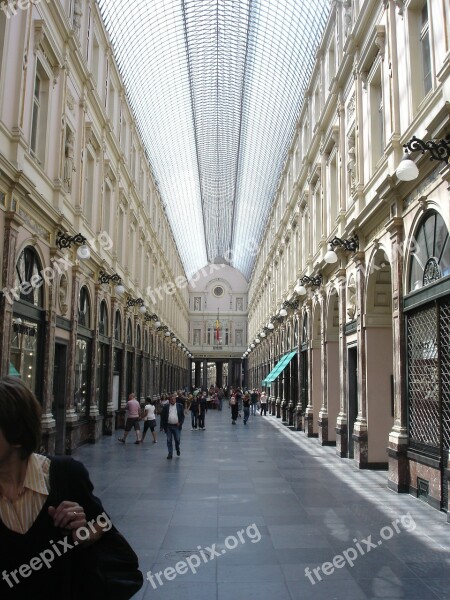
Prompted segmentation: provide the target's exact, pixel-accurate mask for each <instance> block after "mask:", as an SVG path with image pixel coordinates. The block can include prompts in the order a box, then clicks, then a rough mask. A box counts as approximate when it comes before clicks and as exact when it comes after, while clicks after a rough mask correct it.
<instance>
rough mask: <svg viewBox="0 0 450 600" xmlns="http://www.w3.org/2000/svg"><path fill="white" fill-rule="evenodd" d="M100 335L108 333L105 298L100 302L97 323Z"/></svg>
mask: <svg viewBox="0 0 450 600" xmlns="http://www.w3.org/2000/svg"><path fill="white" fill-rule="evenodd" d="M98 332H99V333H100V335H108V307H107V305H106V302H105V300H102V301H101V302H100V320H99V323H98Z"/></svg>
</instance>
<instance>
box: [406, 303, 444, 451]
mask: <svg viewBox="0 0 450 600" xmlns="http://www.w3.org/2000/svg"><path fill="white" fill-rule="evenodd" d="M437 319H438V309H437V306H436V305H434V306H430V307H427V308H424V309H421V310H419V311H417V312H415V313H414V314H412V315H410V316H409V317H408V328H407V332H408V333H407V345H408V390H409V393H408V396H409V435H410V443H411V446H412V447H417V448H423V447H427V449H428V451H431V452H433V453H435V454H438V453H439V447H440V443H439V429H440V428H439V374H438V371H439V369H438V347H437V331H438V328H437Z"/></svg>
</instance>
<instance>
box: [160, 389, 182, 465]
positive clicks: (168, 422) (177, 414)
mask: <svg viewBox="0 0 450 600" xmlns="http://www.w3.org/2000/svg"><path fill="white" fill-rule="evenodd" d="M183 422H184V408H183V406H182V405H181V404H180V403H179V402H177V397H176V396H175V394H171V396H170V399H169V404H166V405H165V406H164V408H163V411H162V413H161V427H162V428H163V429H164V431H165V432H166V435H167V450H168V454H167V458H168V459H171V458H172V455H173V445H172V438H173V439H174V440H175V450H176V452H177V456H180V439H181V429H182V427H183Z"/></svg>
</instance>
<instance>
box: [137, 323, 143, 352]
mask: <svg viewBox="0 0 450 600" xmlns="http://www.w3.org/2000/svg"><path fill="white" fill-rule="evenodd" d="M141 346H142V340H141V327H140V325H138V326H137V327H136V349H137V350H140V349H141Z"/></svg>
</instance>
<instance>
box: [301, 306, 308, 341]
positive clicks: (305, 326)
mask: <svg viewBox="0 0 450 600" xmlns="http://www.w3.org/2000/svg"><path fill="white" fill-rule="evenodd" d="M308 340H309V336H308V314H307V313H306V314H305V316H304V317H303V327H302V344H307V343H308Z"/></svg>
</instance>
